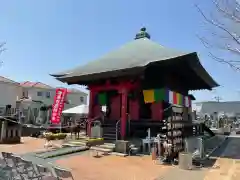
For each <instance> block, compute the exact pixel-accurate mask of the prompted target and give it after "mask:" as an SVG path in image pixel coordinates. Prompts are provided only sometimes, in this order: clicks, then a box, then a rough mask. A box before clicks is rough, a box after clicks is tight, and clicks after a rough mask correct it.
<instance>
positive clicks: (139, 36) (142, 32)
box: [135, 27, 151, 40]
mask: <svg viewBox="0 0 240 180" xmlns="http://www.w3.org/2000/svg"><path fill="white" fill-rule="evenodd" d="M142 38H148V39H150V38H151V36H150V35H149V34H148V32H146V28H145V27H142V28H141V29H140V32H138V33H137V34H136V36H135V40H136V39H142Z"/></svg>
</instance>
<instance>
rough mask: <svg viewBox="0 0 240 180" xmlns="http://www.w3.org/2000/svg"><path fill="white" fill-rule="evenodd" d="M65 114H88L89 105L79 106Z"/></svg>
mask: <svg viewBox="0 0 240 180" xmlns="http://www.w3.org/2000/svg"><path fill="white" fill-rule="evenodd" d="M62 113H63V114H88V105H84V104H82V105H79V106H76V107H73V108H70V109H66V110H64V111H63V112H62Z"/></svg>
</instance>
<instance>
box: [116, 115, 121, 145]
mask: <svg viewBox="0 0 240 180" xmlns="http://www.w3.org/2000/svg"><path fill="white" fill-rule="evenodd" d="M119 123H120V119H119V120H118V121H117V123H116V141H117V140H118V124H119Z"/></svg>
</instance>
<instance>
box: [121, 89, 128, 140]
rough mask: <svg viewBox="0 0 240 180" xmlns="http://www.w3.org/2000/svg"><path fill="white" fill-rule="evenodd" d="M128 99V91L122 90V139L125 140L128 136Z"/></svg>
mask: <svg viewBox="0 0 240 180" xmlns="http://www.w3.org/2000/svg"><path fill="white" fill-rule="evenodd" d="M127 97H128V92H127V90H126V89H122V91H121V98H122V107H121V138H122V139H124V138H125V136H126V125H127Z"/></svg>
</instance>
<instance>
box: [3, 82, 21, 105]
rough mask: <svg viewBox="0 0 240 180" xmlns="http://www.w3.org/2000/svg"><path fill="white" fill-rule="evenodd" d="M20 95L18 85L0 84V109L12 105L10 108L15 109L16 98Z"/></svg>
mask: <svg viewBox="0 0 240 180" xmlns="http://www.w3.org/2000/svg"><path fill="white" fill-rule="evenodd" d="M21 95H22V87H21V86H19V85H18V84H13V83H6V82H0V107H6V105H8V104H10V105H12V108H15V107H16V100H17V97H18V98H20V97H21Z"/></svg>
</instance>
